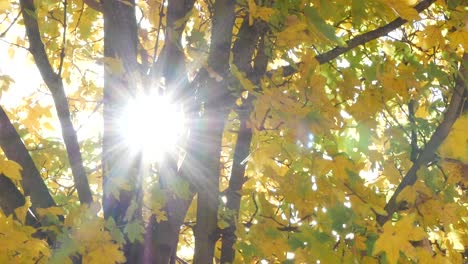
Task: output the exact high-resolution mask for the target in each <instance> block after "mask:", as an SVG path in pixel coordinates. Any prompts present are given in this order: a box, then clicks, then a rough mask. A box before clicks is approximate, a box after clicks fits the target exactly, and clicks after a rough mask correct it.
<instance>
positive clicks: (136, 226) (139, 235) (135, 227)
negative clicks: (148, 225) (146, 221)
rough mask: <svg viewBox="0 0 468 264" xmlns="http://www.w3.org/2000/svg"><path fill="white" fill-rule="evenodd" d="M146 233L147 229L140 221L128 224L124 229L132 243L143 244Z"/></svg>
mask: <svg viewBox="0 0 468 264" xmlns="http://www.w3.org/2000/svg"><path fill="white" fill-rule="evenodd" d="M144 232H145V228H144V227H143V224H142V223H141V222H140V221H138V220H135V221H132V222H130V223H128V224H127V225H126V226H125V228H124V233H125V234H126V235H127V237H128V240H129V241H130V242H132V243H134V242H135V241H140V242H143V234H144Z"/></svg>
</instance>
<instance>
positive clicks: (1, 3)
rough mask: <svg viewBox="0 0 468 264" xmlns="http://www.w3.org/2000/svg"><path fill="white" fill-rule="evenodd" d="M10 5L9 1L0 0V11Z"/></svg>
mask: <svg viewBox="0 0 468 264" xmlns="http://www.w3.org/2000/svg"><path fill="white" fill-rule="evenodd" d="M9 7H10V1H7V0H0V11H1V12H3V11H5V10H7V9H8V8H9Z"/></svg>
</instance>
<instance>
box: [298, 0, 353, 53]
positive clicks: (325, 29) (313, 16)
mask: <svg viewBox="0 0 468 264" xmlns="http://www.w3.org/2000/svg"><path fill="white" fill-rule="evenodd" d="M304 12H305V14H306V15H307V17H308V19H309V21H310V22H311V23H312V24H313V25H314V26H315V28H316V29H317V30H318V31H320V32H321V33H322V34H323V35H324V36H325V37H326V38H328V39H329V40H331V41H333V42H335V43H337V44H338V45H340V46H346V43H345V42H344V41H343V40H342V39H340V38H338V37H337V36H336V35H335V28H334V27H333V26H331V25H329V24H327V23H326V22H325V20H323V18H322V17H321V16H320V15H319V13H318V12H317V9H315V8H314V7H311V6H308V7H306V8H305V9H304Z"/></svg>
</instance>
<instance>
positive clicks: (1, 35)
mask: <svg viewBox="0 0 468 264" xmlns="http://www.w3.org/2000/svg"><path fill="white" fill-rule="evenodd" d="M20 15H21V10H20V11H19V12H18V14H17V15H16V17H15V18H14V19H13V21H12V22H11V23H10V25H9V26H8V27H7V28H6V29H5V31H3V32H2V33H1V34H0V38H3V37H5V36H6V34H7V33H8V31H10V29H11V27H13V25H14V24H16V21H17V20H18V18H19V17H20ZM2 23H3V21H2Z"/></svg>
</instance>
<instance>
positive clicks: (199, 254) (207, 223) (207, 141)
mask: <svg viewBox="0 0 468 264" xmlns="http://www.w3.org/2000/svg"><path fill="white" fill-rule="evenodd" d="M234 8H235V1H233V0H218V1H216V2H215V3H214V6H213V10H214V16H213V23H212V27H211V44H210V53H209V56H208V65H209V66H210V67H211V68H212V70H214V71H216V72H217V74H218V75H219V76H220V77H221V78H219V77H218V78H215V77H214V76H209V75H206V77H205V80H204V85H203V86H202V91H201V93H202V95H201V100H202V102H203V105H204V112H203V116H202V117H201V122H200V126H199V129H198V131H195V134H196V135H198V136H199V141H198V142H199V144H200V146H199V149H200V150H202V151H203V153H200V155H199V157H201V159H202V160H203V163H202V164H203V170H202V171H201V174H200V175H197V178H196V179H194V180H195V181H196V185H195V187H196V188H197V193H198V201H197V205H198V207H197V224H196V226H195V229H194V235H195V255H194V261H193V263H195V264H198V263H200V264H205V263H212V262H213V254H214V246H215V243H216V241H217V239H218V235H217V228H218V204H219V172H220V156H221V140H222V135H223V129H224V123H225V119H226V117H227V114H228V113H229V111H230V107H231V105H232V102H231V100H232V99H231V98H230V97H231V96H230V94H229V90H228V89H227V88H228V87H227V86H228V81H227V80H228V76H229V56H230V53H231V43H232V30H233V26H234V19H235V13H234Z"/></svg>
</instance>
